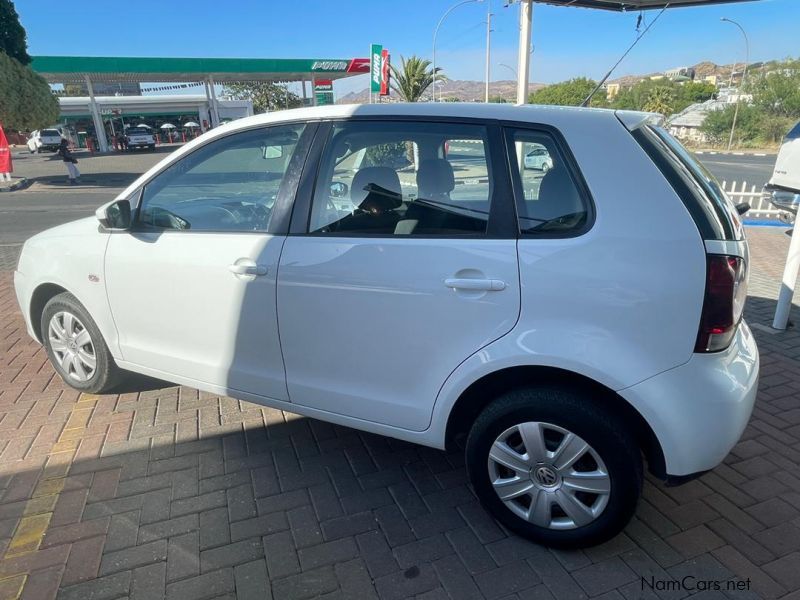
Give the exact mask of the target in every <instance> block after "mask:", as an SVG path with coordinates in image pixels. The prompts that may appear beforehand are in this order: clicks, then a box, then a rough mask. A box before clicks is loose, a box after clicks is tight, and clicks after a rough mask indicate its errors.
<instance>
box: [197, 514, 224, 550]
mask: <svg viewBox="0 0 800 600" xmlns="http://www.w3.org/2000/svg"><path fill="white" fill-rule="evenodd" d="M199 520H200V550H206V549H208V548H213V547H215V546H222V545H224V544H228V543H230V541H231V529H230V525H229V524H228V509H227V508H225V507H224V506H223V507H220V508H215V509H212V510H207V511H203V512H201V513H200V515H199Z"/></svg>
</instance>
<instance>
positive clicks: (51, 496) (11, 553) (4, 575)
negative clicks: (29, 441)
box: [0, 394, 98, 600]
mask: <svg viewBox="0 0 800 600" xmlns="http://www.w3.org/2000/svg"><path fill="white" fill-rule="evenodd" d="M97 400H98V396H95V395H93V394H82V395H81V396H80V397H79V398H78V402H76V403H75V407H74V408H73V409H72V412H71V413H70V415H69V418H68V419H67V423H66V425H65V426H64V430H63V431H62V432H61V435H60V436H59V438H58V441H56V443H55V444H53V446H52V448H51V449H50V452H49V453H48V457H47V463H46V464H45V467H44V471H43V473H42V477H41V479H40V480H39V483H38V484H37V485H36V489H35V490H34V491H33V494H32V495H31V497H30V499H29V500H28V501H27V502H26V503H25V509H24V510H23V516H22V518H21V519H20V521H19V523H18V524H17V527H16V529H15V530H14V535H13V536H12V538H11V541H10V542H9V544H8V547H7V548H6V551H5V554H4V555H3V558H2V560H0V598H3V599H6V598H8V599H9V600H17V599H18V598H19V597H20V596H21V595H22V590H23V589H24V587H25V582H26V581H27V578H28V574H27V573H18V572H10V571H6V569H4V568H3V567H4V566H6V565H2V563H3V562H5V560H6V559H11V558H16V557H18V556H20V555H23V554H28V553H30V552H35V551H37V550H38V549H39V547H40V546H41V544H42V540H43V539H44V536H45V534H46V533H47V528H48V527H49V525H50V521H51V519H52V518H53V511H54V510H55V507H56V503H57V502H58V497H59V495H60V494H61V492H62V490H63V489H64V485H65V484H66V477H67V475H68V474H69V468H70V465H71V464H72V459H73V458H74V456H75V452H76V451H77V449H78V445H79V443H80V440H81V438H82V436H83V434H84V433H85V432H86V426H87V424H88V423H89V420H90V419H91V417H92V412H93V411H94V408H95V406H96V404H97Z"/></svg>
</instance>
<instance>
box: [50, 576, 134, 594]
mask: <svg viewBox="0 0 800 600" xmlns="http://www.w3.org/2000/svg"><path fill="white" fill-rule="evenodd" d="M130 580H131V573H130V571H125V572H123V573H115V574H114V575H108V576H106V577H98V578H97V579H92V580H91V581H86V582H84V583H78V584H76V585H71V586H69V587H65V588H62V589H61V590H60V591H59V593H58V600H111V599H112V598H119V597H120V596H123V595H125V594H127V593H128V586H129V585H130Z"/></svg>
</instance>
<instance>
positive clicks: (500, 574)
mask: <svg viewBox="0 0 800 600" xmlns="http://www.w3.org/2000/svg"><path fill="white" fill-rule="evenodd" d="M541 581H542V580H541V579H540V578H539V576H538V575H537V574H536V573H534V572H533V570H532V569H531V568H530V566H528V564H527V563H525V562H524V561H518V562H514V563H509V564H507V565H504V566H502V567H499V568H497V569H495V570H493V571H487V572H485V573H480V574H478V575H476V576H475V583H476V584H477V585H478V588H479V589H480V591H481V593H482V594H483V595H484V597H485V598H502V597H504V596H508V595H509V594H513V593H516V592H519V591H522V590H525V589H527V588H530V587H533V586H534V585H536V584H538V583H541Z"/></svg>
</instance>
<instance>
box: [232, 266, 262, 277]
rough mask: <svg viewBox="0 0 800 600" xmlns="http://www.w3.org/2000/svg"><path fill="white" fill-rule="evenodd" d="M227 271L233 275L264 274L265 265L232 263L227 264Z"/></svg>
mask: <svg viewBox="0 0 800 600" xmlns="http://www.w3.org/2000/svg"><path fill="white" fill-rule="evenodd" d="M228 271H230V272H231V273H233V274H234V275H266V274H267V267H266V266H264V265H248V264H233V265H228Z"/></svg>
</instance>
